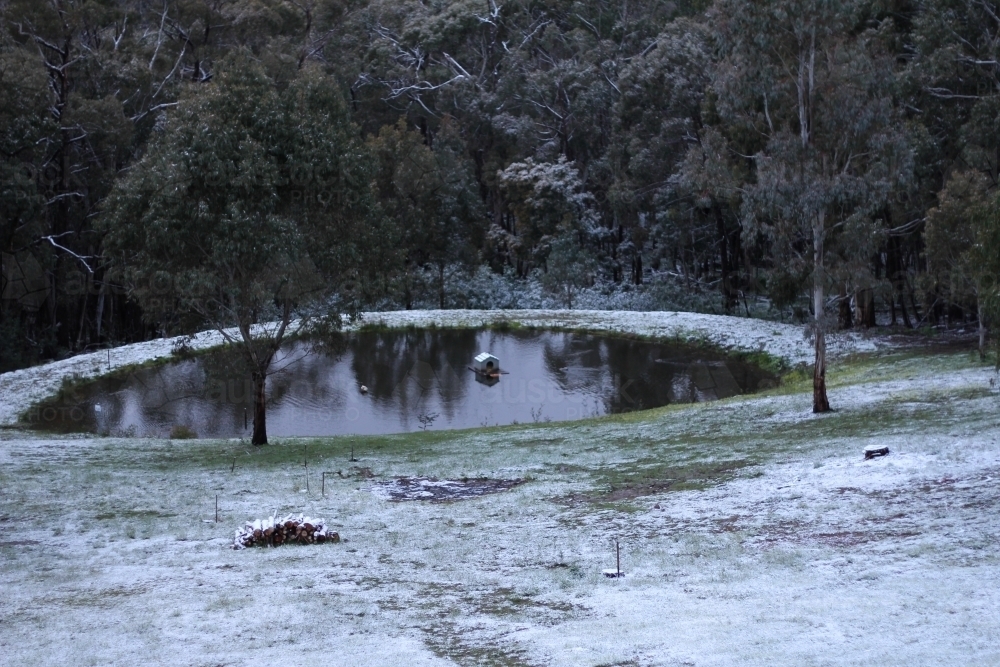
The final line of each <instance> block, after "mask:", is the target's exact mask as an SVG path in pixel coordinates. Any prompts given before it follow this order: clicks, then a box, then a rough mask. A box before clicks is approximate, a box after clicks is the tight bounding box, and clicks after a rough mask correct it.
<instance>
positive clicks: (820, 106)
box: [714, 0, 912, 412]
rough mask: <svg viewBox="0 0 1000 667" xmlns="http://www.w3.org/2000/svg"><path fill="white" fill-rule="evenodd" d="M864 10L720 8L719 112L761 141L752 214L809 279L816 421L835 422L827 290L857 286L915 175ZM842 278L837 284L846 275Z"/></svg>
mask: <svg viewBox="0 0 1000 667" xmlns="http://www.w3.org/2000/svg"><path fill="white" fill-rule="evenodd" d="M860 9H861V4H860V3H858V2H840V1H835V0H768V1H766V2H754V3H747V2H742V1H740V0H722V2H720V3H719V4H718V5H717V7H716V10H715V14H714V16H715V18H716V19H717V24H718V25H719V27H720V28H721V39H722V49H723V54H724V58H723V61H722V62H721V63H720V66H719V68H718V70H717V72H718V74H717V79H716V84H715V85H716V89H717V91H718V94H719V109H720V114H721V115H722V116H723V117H724V118H725V120H726V122H727V123H729V124H731V125H732V126H735V127H736V128H741V129H740V130H731V131H733V132H736V131H742V132H745V133H747V134H749V135H751V136H752V137H753V138H752V139H751V140H750V142H749V143H750V144H751V145H753V144H754V143H756V148H755V152H754V153H753V160H754V164H755V173H754V176H753V178H752V179H751V180H750V181H749V182H747V183H746V184H745V185H744V186H743V190H744V198H743V210H744V216H745V218H746V220H747V222H748V224H749V225H750V226H751V228H752V229H754V230H757V231H759V232H761V233H763V234H764V235H766V237H767V238H768V239H769V241H770V243H771V245H772V251H773V252H774V253H775V256H776V258H778V259H779V260H784V261H786V262H789V263H793V264H794V263H802V264H806V265H807V266H808V267H809V269H810V271H811V289H810V291H811V297H812V309H813V321H812V325H811V329H812V332H811V333H812V335H813V338H814V343H815V363H814V368H813V411H814V412H826V411H828V410H829V409H830V403H829V400H828V398H827V392H826V337H825V333H826V330H827V328H828V326H829V323H828V321H827V316H826V308H827V294H828V289H829V288H830V287H832V286H839V285H843V284H844V283H845V282H846V281H849V280H852V279H856V278H855V277H856V276H857V274H858V272H859V271H861V270H863V267H864V266H865V264H866V260H867V258H868V257H869V256H870V255H871V253H872V252H873V251H874V247H875V241H876V239H877V235H878V231H879V226H880V220H879V219H878V215H879V213H880V212H881V211H882V210H883V207H884V205H885V203H886V201H887V199H888V197H889V195H890V193H891V192H892V190H893V188H894V187H895V186H897V185H898V184H899V183H900V182H901V181H902V180H903V179H905V178H906V176H907V174H908V173H909V171H910V170H911V168H912V166H911V158H910V150H909V148H908V144H907V142H906V139H905V136H904V135H903V134H902V133H901V131H900V129H899V127H900V123H899V117H898V114H897V111H896V109H895V107H894V104H893V100H892V98H891V96H890V93H889V91H890V90H891V84H892V80H893V79H892V77H893V71H892V60H891V58H889V57H888V54H884V53H883V52H882V51H881V48H880V43H879V40H878V34H877V33H876V32H874V31H865V30H859V28H860V27H863V26H859V25H857V21H858V18H859V16H860V11H859V10H860ZM838 271H839V274H838Z"/></svg>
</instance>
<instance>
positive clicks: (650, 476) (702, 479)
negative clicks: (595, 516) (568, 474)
mask: <svg viewBox="0 0 1000 667" xmlns="http://www.w3.org/2000/svg"><path fill="white" fill-rule="evenodd" d="M749 465H752V464H751V462H749V461H744V460H733V461H713V462H697V463H689V464H687V465H680V466H670V465H664V464H663V463H662V462H659V461H657V462H652V463H649V462H639V463H638V464H635V465H626V466H622V467H621V468H606V469H604V470H602V471H600V472H599V473H598V475H596V476H595V477H596V478H597V480H596V481H597V484H596V488H595V489H594V490H593V491H589V492H583V493H572V494H569V495H567V496H563V497H561V498H557V499H556V502H559V503H561V504H565V505H578V504H581V503H609V502H611V503H614V502H620V501H627V500H632V499H634V498H640V497H642V496H652V495H656V494H660V493H666V492H668V491H686V490H692V489H704V488H706V487H708V486H710V485H712V484H720V483H722V482H725V481H728V480H730V479H732V478H733V477H734V476H735V475H736V473H737V472H739V471H740V470H741V469H743V468H745V467H747V466H749Z"/></svg>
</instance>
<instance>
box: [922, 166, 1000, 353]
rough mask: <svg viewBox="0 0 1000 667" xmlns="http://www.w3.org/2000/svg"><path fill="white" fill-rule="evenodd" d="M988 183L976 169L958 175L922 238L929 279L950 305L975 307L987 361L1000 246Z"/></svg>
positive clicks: (942, 196) (940, 198) (931, 212)
mask: <svg viewBox="0 0 1000 667" xmlns="http://www.w3.org/2000/svg"><path fill="white" fill-rule="evenodd" d="M989 185H990V183H989V179H988V178H987V177H986V176H984V175H983V174H981V173H979V172H976V171H972V170H969V171H963V172H957V173H955V174H953V175H952V177H951V178H950V179H949V180H948V183H947V185H946V186H945V187H944V189H943V190H942V191H941V192H940V193H939V195H938V205H937V206H935V207H934V208H932V209H930V210H929V211H928V212H927V223H926V226H925V228H924V240H925V247H926V251H925V252H926V255H927V272H928V277H929V278H931V279H933V280H934V281H935V283H937V286H939V287H943V288H944V290H945V296H946V298H947V299H948V302H949V304H950V305H951V304H955V305H960V306H964V305H967V304H968V302H969V301H970V300H971V302H972V303H973V304H974V308H975V313H976V319H977V320H978V324H979V356H980V358H982V359H985V358H986V333H987V319H988V315H987V309H988V308H989V307H990V304H989V303H988V302H989V299H990V290H991V289H992V288H995V287H996V284H995V283H996V278H997V274H995V273H994V271H995V270H996V265H997V260H996V259H993V258H991V256H990V253H991V252H992V254H993V255H1000V246H992V247H991V241H990V229H989V227H990V224H991V222H992V220H993V219H994V217H995V216H991V210H990V203H991V202H990V197H989V195H988V191H989Z"/></svg>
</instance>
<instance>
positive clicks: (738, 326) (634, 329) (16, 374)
mask: <svg viewBox="0 0 1000 667" xmlns="http://www.w3.org/2000/svg"><path fill="white" fill-rule="evenodd" d="M501 323H507V324H511V325H514V326H526V327H537V328H546V329H570V330H581V331H592V332H610V333H617V334H631V335H638V336H645V337H651V338H664V339H681V340H689V341H692V342H704V343H708V344H711V345H713V346H716V347H720V348H723V349H727V350H733V351H740V352H765V353H767V354H769V355H771V356H772V357H775V358H778V359H782V360H784V361H785V362H787V363H790V364H793V365H794V364H800V363H804V362H807V361H810V360H811V359H812V347H811V344H810V343H809V341H807V340H806V339H805V336H804V335H803V329H802V327H797V326H792V325H789V324H781V323H777V322H768V321H765V320H756V319H749V318H741V317H730V316H725V315H703V314H698V313H674V312H625V311H596V310H594V311H587V310H410V311H396V312H380V313H368V314H366V315H365V316H364V317H363V318H362V319H361V320H360V321H359V322H358V323H357V324H355V326H364V325H379V326H385V327H392V328H402V327H411V326H412V327H431V326H435V327H483V326H495V325H497V324H501ZM233 335H236V333H235V332H233ZM181 343H183V344H184V345H185V346H186V347H187V348H188V349H190V350H204V349H208V348H211V347H216V346H219V345H221V344H223V338H222V336H221V335H220V334H219V333H218V332H215V331H206V332H202V333H200V334H197V335H195V336H192V337H188V338H181V337H178V338H163V339H157V340H151V341H146V342H143V343H135V344H132V345H125V346H122V347H118V348H114V349H112V350H110V351H108V350H101V351H98V352H91V353H88V354H81V355H77V356H75V357H71V358H69V359H64V360H62V361H56V362H53V363H49V364H45V365H43V366H36V367H33V368H26V369H23V370H19V371H12V372H9V373H3V374H0V389H2V391H3V394H2V399H0V426H2V425H10V424H15V423H16V422H17V421H18V418H19V417H20V416H21V415H22V414H24V412H25V411H27V410H28V409H29V408H30V407H31V406H32V405H35V404H37V403H40V402H41V401H43V400H44V399H46V398H49V397H51V396H53V395H54V394H55V393H56V392H57V391H58V390H59V387H60V385H61V384H62V382H63V380H64V379H67V378H74V377H76V378H94V377H98V376H100V375H103V374H106V373H108V372H109V371H111V370H113V369H115V368H121V367H123V366H131V365H136V364H143V363H148V362H150V361H155V360H158V359H166V358H169V357H170V356H171V355H172V354H173V351H174V349H175V348H176V347H177V346H178V345H180V344H181ZM885 345H886V343H885V342H884V341H880V340H879V339H877V338H866V337H865V336H863V335H861V334H857V333H845V334H837V335H834V336H832V337H831V339H830V342H829V344H828V349H829V351H830V354H831V356H832V357H836V356H838V355H844V354H847V353H851V352H871V351H875V350H876V349H879V347H880V346H881V347H885Z"/></svg>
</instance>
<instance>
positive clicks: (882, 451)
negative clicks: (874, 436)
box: [865, 445, 889, 461]
mask: <svg viewBox="0 0 1000 667" xmlns="http://www.w3.org/2000/svg"><path fill="white" fill-rule="evenodd" d="M888 453H889V448H888V447H879V446H878V445H868V446H867V447H865V460H866V461H867V460H868V459H873V458H875V457H877V456H885V455H886V454H888Z"/></svg>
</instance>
